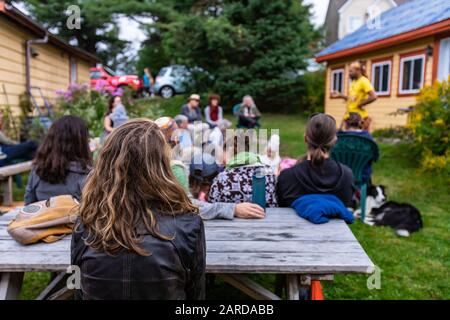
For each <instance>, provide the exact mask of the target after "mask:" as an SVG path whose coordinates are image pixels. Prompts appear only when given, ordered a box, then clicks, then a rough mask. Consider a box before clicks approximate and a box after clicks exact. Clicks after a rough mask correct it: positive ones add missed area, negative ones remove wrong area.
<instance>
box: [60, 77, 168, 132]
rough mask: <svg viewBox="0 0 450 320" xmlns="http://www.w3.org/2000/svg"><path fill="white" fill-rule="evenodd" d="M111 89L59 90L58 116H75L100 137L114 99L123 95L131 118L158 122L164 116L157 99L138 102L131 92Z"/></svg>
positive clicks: (79, 87) (74, 86)
mask: <svg viewBox="0 0 450 320" xmlns="http://www.w3.org/2000/svg"><path fill="white" fill-rule="evenodd" d="M110 89H111V88H109V87H107V86H106V85H103V84H101V83H100V84H97V86H96V88H95V89H94V90H89V86H88V85H78V84H71V85H70V86H69V87H68V89H67V90H58V91H57V94H58V105H59V110H58V113H59V114H58V115H57V116H61V115H68V114H70V115H74V116H78V117H80V118H82V119H84V121H86V123H87V125H88V127H89V132H90V135H91V136H92V137H99V136H100V135H101V133H102V132H103V118H104V116H105V113H106V111H107V109H108V102H109V99H110V97H111V96H112V95H113V96H121V97H122V103H123V104H124V106H125V108H126V109H127V112H128V115H129V116H130V118H138V117H144V118H150V119H155V118H157V117H159V116H161V115H162V109H161V106H160V104H159V103H157V100H159V99H154V100H148V99H141V100H135V99H134V98H133V92H132V91H131V90H127V89H126V90H123V89H122V88H117V89H114V90H110Z"/></svg>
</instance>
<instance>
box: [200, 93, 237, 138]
mask: <svg viewBox="0 0 450 320" xmlns="http://www.w3.org/2000/svg"><path fill="white" fill-rule="evenodd" d="M208 100H209V104H208V106H207V107H206V108H205V118H206V122H207V123H208V124H209V127H210V128H211V129H214V128H216V127H220V128H224V129H227V128H229V127H231V122H230V121H228V120H227V119H225V118H224V117H223V109H222V107H221V106H220V105H219V104H220V96H219V95H218V94H212V95H210V96H209V98H208Z"/></svg>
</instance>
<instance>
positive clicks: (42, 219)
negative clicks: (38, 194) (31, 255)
mask: <svg viewBox="0 0 450 320" xmlns="http://www.w3.org/2000/svg"><path fill="white" fill-rule="evenodd" d="M78 205H79V203H78V201H77V200H76V199H75V198H73V197H72V196H70V195H65V196H57V197H52V198H50V199H49V200H45V201H39V202H35V203H32V204H29V205H27V206H25V207H23V208H22V209H20V210H19V212H18V214H17V216H16V217H15V218H14V219H13V220H12V221H11V222H10V224H9V225H8V233H9V234H10V235H11V237H12V238H13V239H14V240H16V241H17V242H19V243H21V244H24V245H26V244H32V243H36V242H38V241H44V242H46V243H51V242H55V241H58V240H60V239H62V238H63V237H64V236H66V235H67V234H71V233H72V229H73V225H74V223H75V220H76V218H77V216H78Z"/></svg>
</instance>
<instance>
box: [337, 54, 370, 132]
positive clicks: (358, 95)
mask: <svg viewBox="0 0 450 320" xmlns="http://www.w3.org/2000/svg"><path fill="white" fill-rule="evenodd" d="M349 76H350V79H351V80H352V83H351V85H350V89H349V92H348V93H349V95H348V96H345V95H343V94H342V93H339V92H333V93H332V95H333V97H337V98H342V99H344V100H345V101H346V102H347V112H346V114H345V116H344V121H346V120H347V119H348V118H349V116H350V113H352V112H355V113H359V114H360V115H361V118H362V119H363V122H364V130H367V131H368V130H369V127H370V123H371V122H372V120H371V118H370V117H369V112H368V111H367V106H368V105H369V104H371V103H372V102H374V101H375V100H377V95H376V93H375V90H374V88H373V86H372V84H371V83H370V81H369V79H367V76H366V74H365V71H364V67H363V66H362V64H361V63H360V62H353V63H352V64H351V65H350V69H349Z"/></svg>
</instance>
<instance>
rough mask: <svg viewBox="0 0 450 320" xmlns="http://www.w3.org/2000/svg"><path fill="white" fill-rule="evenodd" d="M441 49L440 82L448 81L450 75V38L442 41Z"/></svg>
mask: <svg viewBox="0 0 450 320" xmlns="http://www.w3.org/2000/svg"><path fill="white" fill-rule="evenodd" d="M439 47H440V48H439V61H438V64H439V67H438V80H440V81H444V80H445V81H446V80H447V79H448V76H449V75H450V38H446V39H442V40H441V43H440V46H439Z"/></svg>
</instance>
